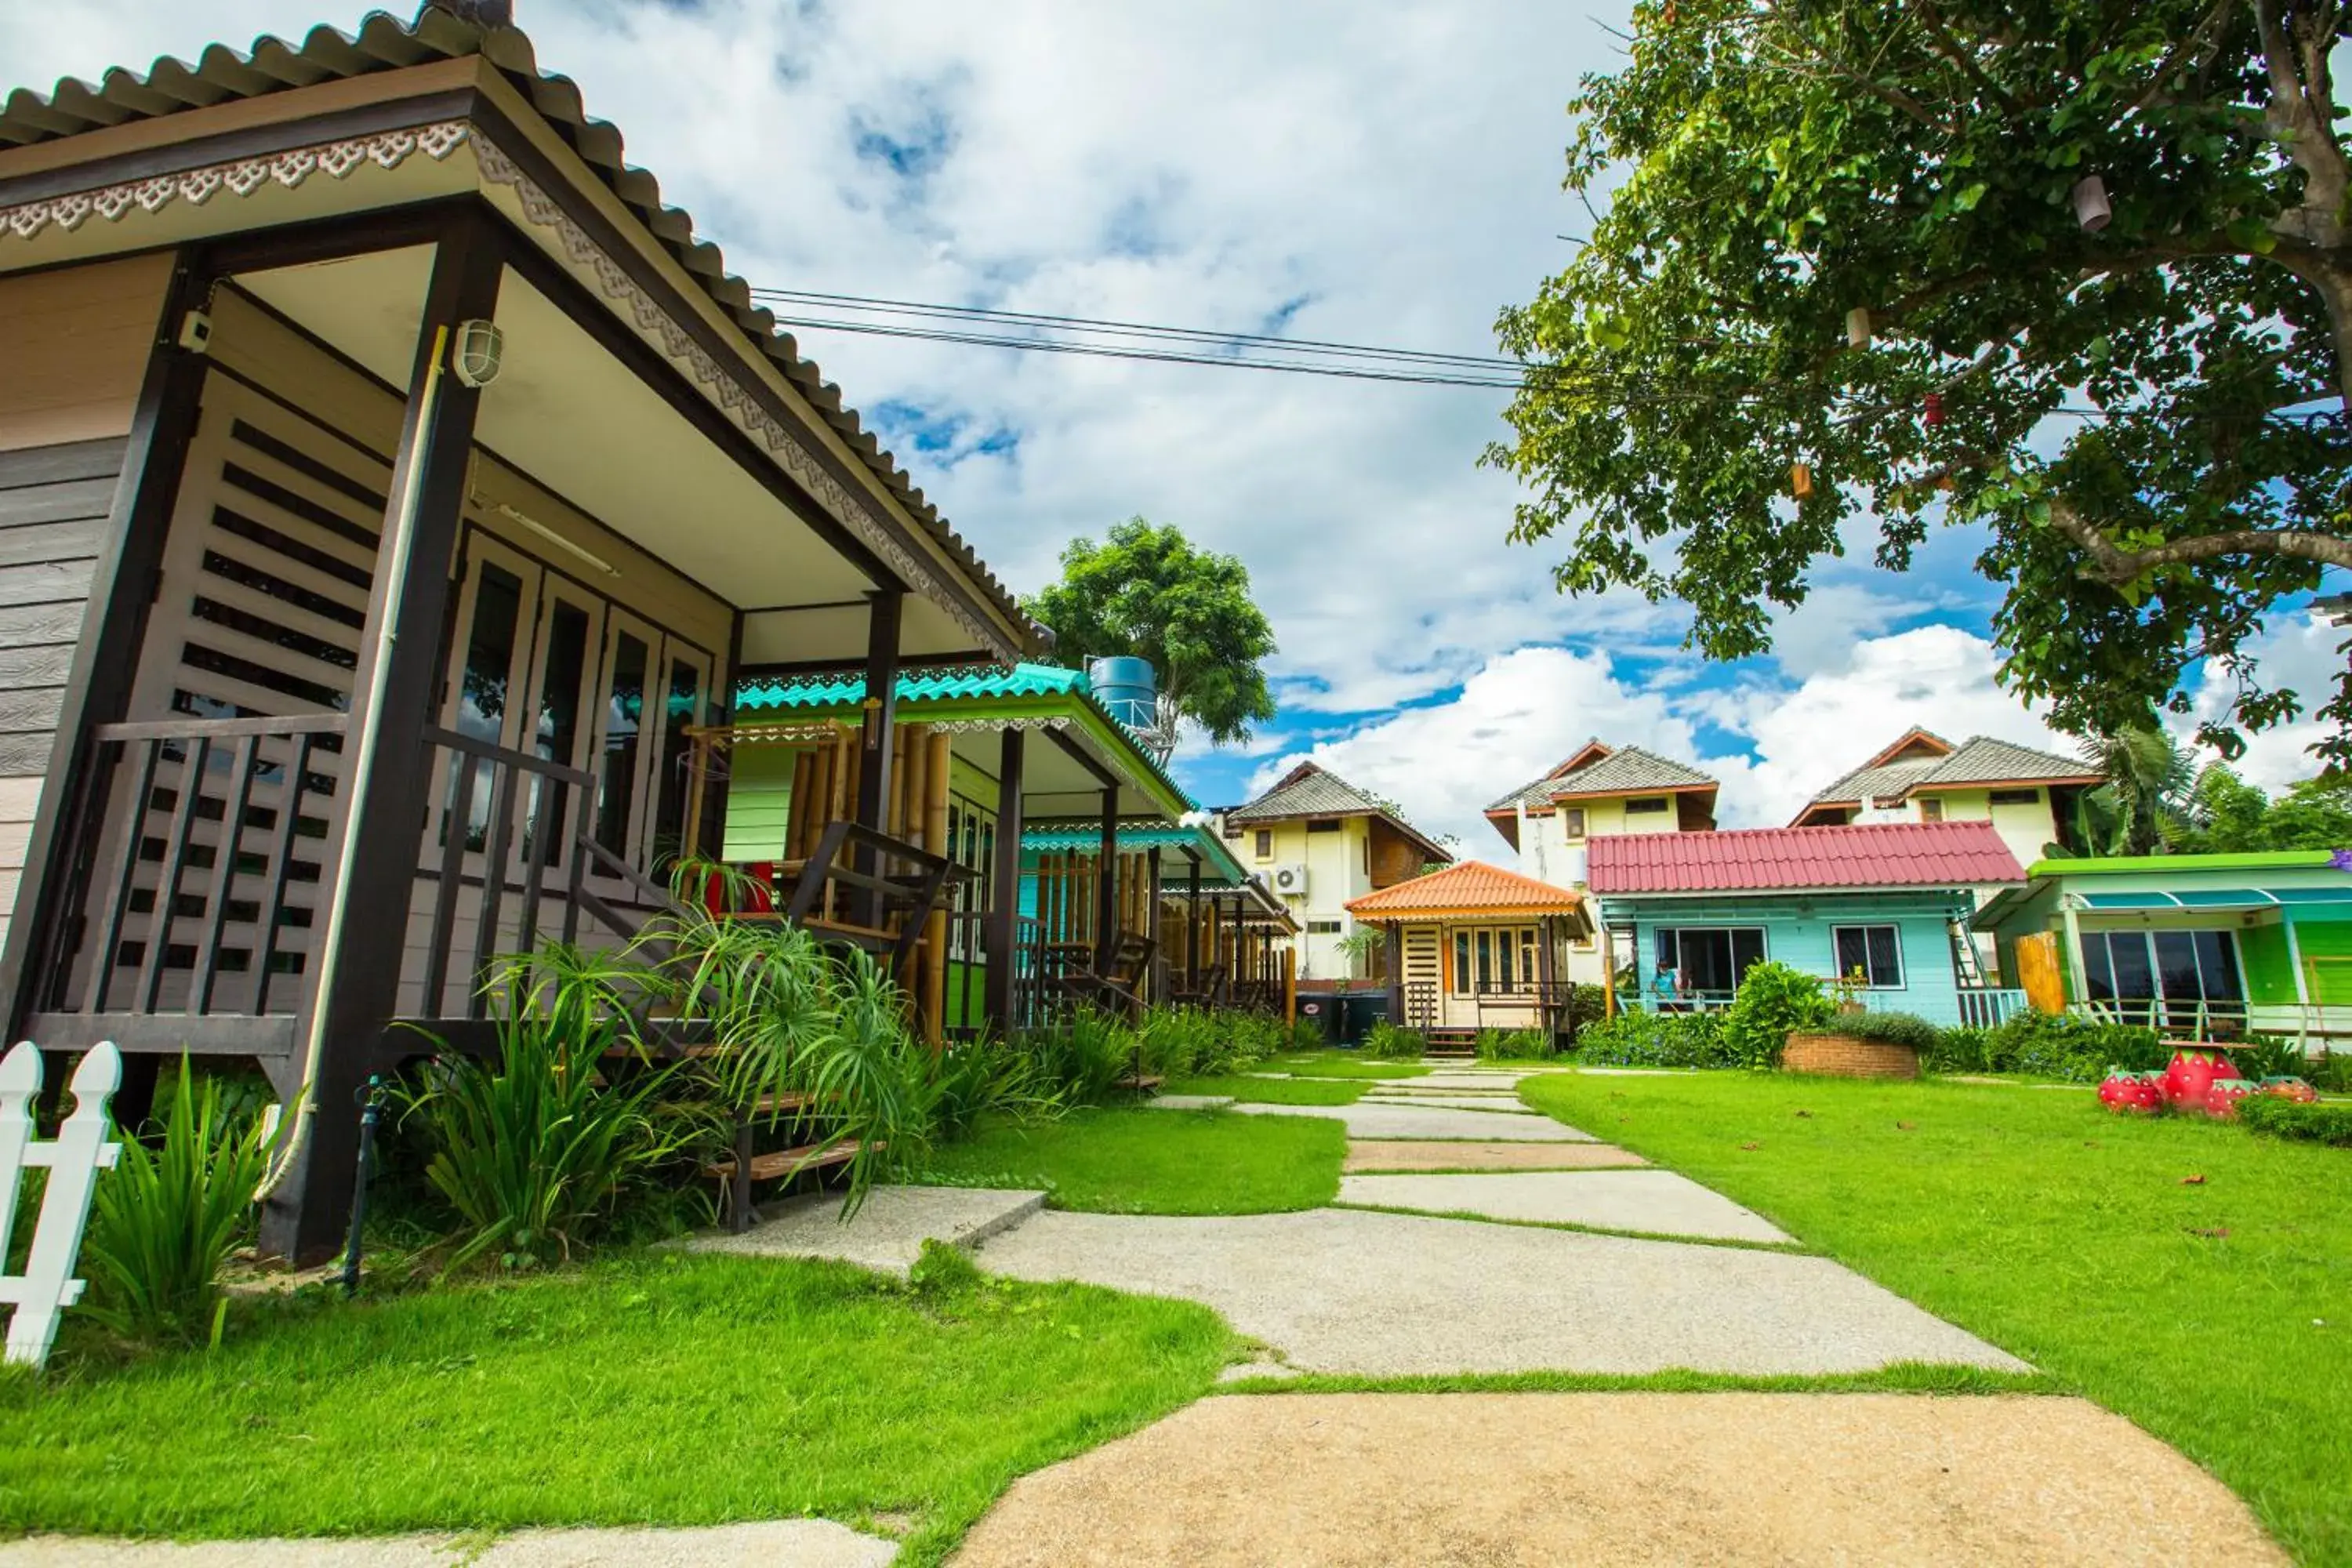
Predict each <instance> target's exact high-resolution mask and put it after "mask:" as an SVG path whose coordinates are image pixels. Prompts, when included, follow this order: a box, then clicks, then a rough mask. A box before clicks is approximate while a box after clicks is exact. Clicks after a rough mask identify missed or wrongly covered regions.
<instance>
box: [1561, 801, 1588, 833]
mask: <svg viewBox="0 0 2352 1568" xmlns="http://www.w3.org/2000/svg"><path fill="white" fill-rule="evenodd" d="M1559 826H1560V830H1561V831H1562V832H1564V833H1566V834H1567V835H1568V836H1569V837H1570V838H1581V837H1584V807H1582V806H1580V805H1571V806H1566V807H1563V808H1562V809H1561V811H1560V814H1559Z"/></svg>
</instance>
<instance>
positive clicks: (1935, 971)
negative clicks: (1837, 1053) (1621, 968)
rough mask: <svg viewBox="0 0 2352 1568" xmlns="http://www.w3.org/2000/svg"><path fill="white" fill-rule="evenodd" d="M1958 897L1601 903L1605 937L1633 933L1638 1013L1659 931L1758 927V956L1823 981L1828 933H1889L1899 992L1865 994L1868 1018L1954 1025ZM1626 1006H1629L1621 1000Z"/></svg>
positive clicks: (1645, 998)
mask: <svg viewBox="0 0 2352 1568" xmlns="http://www.w3.org/2000/svg"><path fill="white" fill-rule="evenodd" d="M1967 906H1968V900H1967V898H1966V896H1965V895H1958V894H1941V893H1927V894H1914V893H1826V894H1821V895H1818V896H1816V897H1814V898H1811V899H1809V900H1793V899H1790V898H1787V897H1784V896H1781V895H1778V894H1776V895H1774V896H1772V897H1770V898H1743V897H1741V896H1739V895H1738V894H1719V895H1711V896H1708V897H1705V898H1688V899H1643V898H1639V897H1624V896H1612V897H1607V898H1604V899H1602V900H1601V913H1602V917H1603V919H1604V920H1605V921H1607V922H1608V925H1609V929H1610V930H1611V931H1612V932H1613V931H1624V930H1626V929H1628V928H1629V927H1630V928H1632V929H1633V932H1634V938H1635V944H1634V952H1635V954H1636V960H1637V963H1638V966H1639V970H1640V973H1641V990H1642V994H1641V997H1640V1003H1639V1005H1642V1006H1644V1007H1646V1006H1649V1005H1651V1003H1652V996H1651V994H1650V986H1651V983H1652V981H1653V980H1654V977H1655V973H1656V968H1655V966H1656V963H1657V951H1658V950H1657V935H1656V933H1657V931H1658V928H1659V927H1660V926H1761V927H1763V928H1764V956H1765V957H1766V958H1767V959H1769V960H1772V961H1774V962H1777V963H1786V964H1788V965H1790V967H1792V968H1796V969H1801V970H1803V971H1805V972H1806V973H1809V974H1818V975H1820V976H1821V977H1822V979H1823V980H1824V981H1826V980H1828V979H1830V978H1831V977H1832V975H1834V974H1835V973H1836V972H1837V960H1836V950H1835V946H1834V943H1833V942H1832V938H1831V934H1830V933H1831V931H1832V928H1834V927H1837V926H1843V925H1892V926H1894V927H1895V933H1896V939H1897V941H1898V942H1900V944H1901V948H1902V953H1903V984H1901V985H1899V986H1892V987H1886V988H1883V989H1874V990H1871V991H1866V992H1864V994H1863V998H1862V999H1863V1001H1864V1004H1865V1005H1868V1006H1869V1007H1870V1008H1871V1009H1872V1010H1873V1011H1875V1012H1884V1013H1916V1014H1917V1015H1918V1016H1921V1017H1923V1018H1925V1019H1927V1021H1928V1022H1930V1023H1933V1024H1946V1025H1949V1024H1958V1022H1959V1021H1960V1002H1959V980H1958V976H1957V975H1956V974H1955V973H1953V969H1952V939H1951V928H1950V923H1949V922H1950V920H1951V917H1952V914H1953V913H1954V911H1955V910H1961V909H1965V908H1967ZM1628 1000H1629V1001H1630V1000H1633V999H1632V998H1628Z"/></svg>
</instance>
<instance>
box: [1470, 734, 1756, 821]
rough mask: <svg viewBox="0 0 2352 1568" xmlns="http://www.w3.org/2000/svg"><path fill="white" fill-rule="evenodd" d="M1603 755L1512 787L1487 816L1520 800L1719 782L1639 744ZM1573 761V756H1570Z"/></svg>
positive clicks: (1707, 785) (1544, 800) (1588, 744)
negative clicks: (1576, 766)
mask: <svg viewBox="0 0 2352 1568" xmlns="http://www.w3.org/2000/svg"><path fill="white" fill-rule="evenodd" d="M1598 745H1599V742H1592V741H1588V742H1585V743H1584V745H1583V746H1582V747H1580V748H1579V750H1578V752H1577V755H1578V756H1582V755H1583V754H1584V753H1585V752H1589V751H1591V750H1593V749H1594V748H1595V747H1596V746H1598ZM1601 753H1602V754H1601V756H1599V757H1596V758H1595V759H1593V760H1592V761H1591V762H1589V763H1585V764H1584V765H1583V766H1582V767H1580V768H1573V769H1570V768H1554V769H1553V770H1552V771H1551V772H1549V773H1546V774H1544V776H1543V777H1541V778H1539V779H1538V780H1536V781H1535V782H1534V783H1532V784H1524V785H1522V786H1521V787H1519V788H1517V789H1515V790H1513V791H1512V792H1511V793H1510V794H1508V795H1505V796H1504V797H1503V798H1502V799H1500V800H1498V801H1496V802H1495V804H1494V805H1490V806H1488V807H1487V808H1486V812H1487V815H1489V816H1493V815H1495V814H1496V813H1498V812H1506V811H1515V810H1517V807H1518V806H1519V805H1520V803H1521V802H1525V803H1526V804H1527V805H1531V806H1533V805H1549V804H1550V803H1551V802H1552V801H1554V800H1557V799H1559V798H1560V797H1561V796H1563V795H1566V796H1570V797H1573V796H1577V795H1619V794H1627V795H1630V794H1636V793H1638V792H1640V791H1642V790H1659V789H1712V788H1714V787H1715V786H1716V783H1717V781H1716V780H1715V779H1714V777H1712V776H1711V775H1709V774H1706V773H1701V772H1699V771H1698V770H1697V769H1696V768H1694V767H1691V766H1690V765H1688V764H1687V763H1678V762H1675V760H1674V759H1673V758H1672V757H1662V756H1660V755H1658V753H1657V752H1648V751H1643V749H1642V748H1641V747H1639V746H1622V747H1619V748H1617V749H1615V750H1613V751H1612V750H1610V749H1609V748H1607V747H1601ZM1570 760H1571V761H1572V760H1573V759H1570Z"/></svg>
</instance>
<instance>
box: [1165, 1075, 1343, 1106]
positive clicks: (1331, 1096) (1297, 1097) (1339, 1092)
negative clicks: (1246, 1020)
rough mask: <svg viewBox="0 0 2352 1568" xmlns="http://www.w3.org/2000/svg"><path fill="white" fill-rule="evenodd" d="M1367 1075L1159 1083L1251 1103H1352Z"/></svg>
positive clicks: (1169, 1088) (1168, 1091) (1168, 1090)
mask: <svg viewBox="0 0 2352 1568" xmlns="http://www.w3.org/2000/svg"><path fill="white" fill-rule="evenodd" d="M1371 1084H1372V1080H1370V1079H1344V1078H1249V1077H1245V1076H1236V1077H1233V1078H1179V1079H1170V1080H1169V1081H1168V1082H1167V1083H1166V1084H1164V1085H1162V1086H1161V1092H1163V1093H1166V1094H1223V1095H1230V1096H1232V1097H1233V1098H1234V1099H1235V1100H1247V1101H1248V1102H1249V1103H1250V1104H1252V1105H1353V1104H1355V1103H1356V1101H1357V1100H1360V1099H1361V1098H1362V1097H1363V1093H1364V1090H1366V1089H1370V1087H1371Z"/></svg>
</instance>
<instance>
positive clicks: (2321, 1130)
mask: <svg viewBox="0 0 2352 1568" xmlns="http://www.w3.org/2000/svg"><path fill="white" fill-rule="evenodd" d="M2238 1120H2239V1121H2242V1122H2244V1123H2245V1124H2246V1126H2247V1127H2248V1128H2250V1129H2251V1130H2252V1131H2256V1132H2266V1133H2268V1134H2270V1136H2272V1137H2273V1138H2284V1139H2288V1140H2290V1141H2292V1142H2298V1143H2325V1144H2326V1145H2327V1146H2328V1147H2329V1148H2331V1149H2352V1105H2347V1104H2345V1103H2344V1102H2342V1101H2341V1100H2321V1101H2317V1102H2308V1103H2307V1102H2304V1101H2298V1100H2286V1099H2283V1098H2281V1097H2280V1096H2278V1095H2274V1094H2250V1095H2248V1096H2246V1098H2245V1099H2243V1100H2240V1101H2238Z"/></svg>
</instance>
